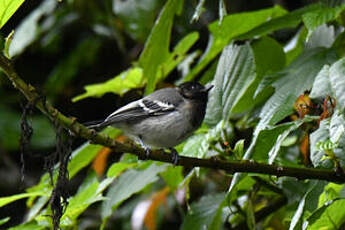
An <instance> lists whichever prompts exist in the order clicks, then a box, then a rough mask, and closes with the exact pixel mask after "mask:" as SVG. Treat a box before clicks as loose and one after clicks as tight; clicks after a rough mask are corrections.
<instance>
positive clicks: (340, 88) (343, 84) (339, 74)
mask: <svg viewBox="0 0 345 230" xmlns="http://www.w3.org/2000/svg"><path fill="white" fill-rule="evenodd" d="M329 77H330V81H331V86H332V91H333V92H334V96H335V98H336V100H337V106H339V107H340V110H341V111H344V109H345V94H344V92H345V58H342V59H340V60H339V61H337V62H336V63H334V64H333V65H332V66H331V68H330V70H329Z"/></svg>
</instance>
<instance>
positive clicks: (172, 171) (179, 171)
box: [160, 166, 183, 190]
mask: <svg viewBox="0 0 345 230" xmlns="http://www.w3.org/2000/svg"><path fill="white" fill-rule="evenodd" d="M160 175H161V177H162V178H163V180H164V181H165V183H166V184H167V185H168V186H169V188H170V189H171V190H176V189H178V187H179V185H180V184H181V182H182V181H183V167H181V166H170V167H168V169H167V170H165V171H164V172H162V173H161V174H160Z"/></svg>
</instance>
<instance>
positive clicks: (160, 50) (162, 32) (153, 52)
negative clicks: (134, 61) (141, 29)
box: [138, 0, 183, 94]
mask: <svg viewBox="0 0 345 230" xmlns="http://www.w3.org/2000/svg"><path fill="white" fill-rule="evenodd" d="M182 3H183V1H178V0H169V1H167V3H166V4H165V6H164V8H163V10H162V11H161V13H160V15H159V17H158V18H157V20H156V22H155V25H154V27H153V28H152V30H151V34H150V36H149V37H148V39H147V41H146V43H145V47H144V50H143V52H142V53H141V55H140V58H139V62H138V64H139V66H140V67H141V68H142V69H143V77H144V79H147V86H146V91H145V93H146V94H149V93H151V92H152V91H153V90H154V88H155V85H156V82H157V78H156V77H157V71H158V67H159V65H161V64H162V63H164V62H165V61H166V60H167V58H168V56H169V45H170V35H171V28H172V24H173V19H174V15H175V14H176V13H177V12H178V11H179V10H180V8H181V6H182Z"/></svg>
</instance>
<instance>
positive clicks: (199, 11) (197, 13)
mask: <svg viewBox="0 0 345 230" xmlns="http://www.w3.org/2000/svg"><path fill="white" fill-rule="evenodd" d="M204 4H205V0H199V2H198V5H197V6H196V7H195V10H194V14H193V16H192V18H191V20H190V23H194V22H197V21H198V20H199V18H200V15H201V14H202V13H203V11H204V10H205V8H204Z"/></svg>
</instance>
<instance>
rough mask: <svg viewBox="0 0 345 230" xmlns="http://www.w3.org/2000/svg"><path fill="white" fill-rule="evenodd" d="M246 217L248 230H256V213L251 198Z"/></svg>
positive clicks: (248, 202)
mask: <svg viewBox="0 0 345 230" xmlns="http://www.w3.org/2000/svg"><path fill="white" fill-rule="evenodd" d="M246 217H247V218H246V219H247V226H248V228H249V229H251V230H253V229H256V227H255V226H256V224H255V211H254V206H253V201H252V200H251V199H250V198H248V200H247V207H246Z"/></svg>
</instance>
